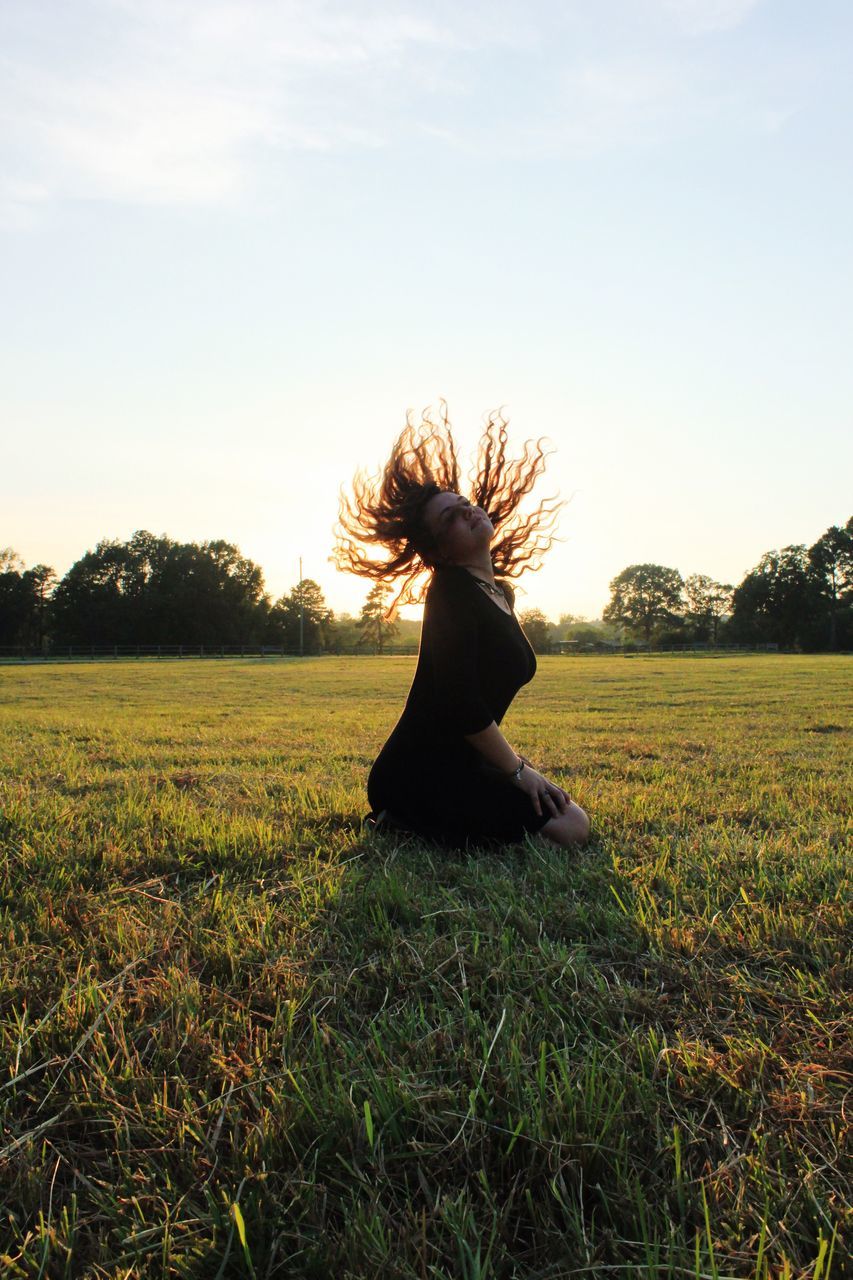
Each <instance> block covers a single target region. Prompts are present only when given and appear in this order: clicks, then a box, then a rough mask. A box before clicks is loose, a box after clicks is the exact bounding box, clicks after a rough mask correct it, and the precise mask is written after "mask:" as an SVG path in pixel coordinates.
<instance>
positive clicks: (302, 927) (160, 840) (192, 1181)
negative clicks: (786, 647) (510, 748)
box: [0, 656, 853, 1280]
mask: <svg viewBox="0 0 853 1280" xmlns="http://www.w3.org/2000/svg"><path fill="white" fill-rule="evenodd" d="M413 663H414V660H413V659H411V658H387V659H372V658H360V659H359V658H355V659H352V658H344V659H334V658H326V659H314V660H311V659H307V660H299V659H293V660H281V661H275V662H270V663H265V664H260V663H258V662H256V661H255V662H253V661H245V662H240V661H229V660H226V661H222V662H207V663H202V662H185V663H179V662H164V663H160V664H158V663H156V662H148V663H146V662H142V663H138V664H136V663H132V662H128V663H123V662H119V663H115V664H86V665H79V666H78V665H57V666H29V667H20V668H18V667H11V666H9V667H4V668H0V857H2V861H0V875H2V880H0V893H1V894H2V947H3V966H2V998H0V1065H2V1074H0V1123H1V1124H2V1129H0V1206H2V1208H0V1274H2V1276H3V1278H4V1280H6V1278H7V1277H8V1278H9V1280H11V1278H13V1277H14V1278H18V1277H27V1280H36V1278H37V1277H60V1276H68V1277H78V1276H85V1277H104V1278H106V1277H109V1278H110V1280H113V1278H115V1280H118V1278H119V1277H122V1278H124V1280H129V1278H131V1277H143V1276H144V1277H148V1276H152V1277H153V1276H157V1277H167V1276H168V1277H173V1276H174V1277H179V1276H180V1277H190V1276H192V1277H203V1278H205V1280H207V1278H208V1277H209V1278H210V1280H217V1277H219V1278H222V1277H232V1276H235V1277H236V1276H248V1277H257V1280H261V1278H262V1277H267V1276H294V1277H316V1278H317V1280H325V1278H326V1277H353V1278H354V1277H371V1278H372V1277H383V1278H385V1277H388V1278H390V1277H395V1278H396V1277H400V1278H401V1280H434V1278H438V1277H448V1278H450V1277H453V1278H454V1280H455V1278H456V1277H461V1278H462V1280H511V1278H512V1280H533V1278H536V1280H556V1277H562V1276H575V1275H577V1276H582V1275H586V1276H591V1277H596V1276H603V1277H610V1276H617V1277H622V1276H624V1277H633V1276H638V1277H639V1276H643V1277H663V1276H672V1277H682V1276H697V1277H705V1276H708V1277H719V1278H720V1280H722V1278H723V1277H727V1276H737V1277H757V1278H760V1277H782V1276H791V1277H802V1276H806V1277H813V1280H825V1277H827V1276H830V1275H831V1276H834V1277H837V1276H842V1275H844V1274H846V1272H845V1265H844V1260H845V1242H844V1233H845V1222H846V1223H847V1229H848V1230H849V1213H850V1210H849V1191H850V1186H849V1172H850V1163H849V1153H848V1155H847V1161H848V1163H847V1166H846V1169H845V1163H844V1162H845V1148H844V1143H845V1137H846V1126H847V1124H848V1122H849V1117H850V1087H851V1083H853V1075H851V1072H853V1062H851V1056H850V1012H851V1010H850V1003H849V992H850V942H851V930H850V925H851V912H850V906H851V892H850V878H849V874H850V829H851V823H850V810H849V800H850V779H851V720H850V714H849V695H850V687H851V676H853V660H851V659H850V658H844V657H833V656H822V657H813V658H812V657H802V658H800V657H791V656H766V657H738V658H720V659H714V658H710V657H709V658H661V659H655V658H654V657H644V658H638V659H620V658H601V659H599V658H583V659H565V658H564V659H560V658H543V659H541V660H540V666H539V673H538V675H537V678H536V680H535V681H534V682H533V684H532V685H531V686H529V687H528V688H527V689H525V690H524V691H523V692H522V694H521V695H520V696H519V698H518V699H517V700H516V702H515V704H514V705H513V707H512V708H511V710H510V713H509V716H508V718H507V720H506V721H505V724H504V729H505V731H506V734H507V736H508V738H509V740H510V742H512V744H513V745H514V746H516V747H517V748H518V749H519V750H521V751H524V753H525V754H526V755H528V756H529V757H530V758H531V759H532V760H533V761H534V763H536V764H538V765H539V767H540V768H541V769H542V770H543V771H544V772H546V773H550V774H551V775H553V776H554V777H555V778H557V779H559V780H560V781H561V782H562V784H563V785H564V786H565V787H566V788H567V789H568V790H569V791H570V792H571V794H572V795H573V796H574V797H575V798H576V799H577V800H578V802H579V803H580V804H582V805H583V806H584V807H585V808H586V809H587V811H588V812H589V813H590V815H591V817H592V820H593V837H592V840H591V842H590V844H589V845H588V847H587V848H586V849H584V850H583V851H581V852H577V853H566V851H560V850H557V849H554V848H552V847H550V846H548V845H546V844H544V843H543V842H541V841H539V840H536V841H532V840H529V841H528V842H527V843H526V844H524V845H518V846H514V847H512V848H508V849H507V850H506V851H505V852H503V853H501V854H495V853H485V852H482V851H473V852H470V851H469V852H459V853H456V854H454V853H447V852H438V851H436V850H434V849H431V848H430V847H429V846H427V845H424V844H422V843H419V842H417V841H415V840H412V839H409V840H405V839H399V838H397V839H395V838H393V837H391V836H389V835H385V836H381V837H380V836H376V835H372V834H370V833H369V832H367V831H364V830H362V829H361V825H360V819H361V817H362V816H363V815H364V814H365V813H366V811H367V807H368V806H367V802H366V799H365V796H364V783H365V779H366V774H367V770H368V768H369V765H370V762H371V760H372V759H373V757H374V755H375V754H376V752H377V750H378V748H379V746H380V745H381V743H382V741H383V739H384V737H385V736H386V734H387V732H388V731H389V730H390V728H391V727H392V725H393V723H394V720H395V718H396V715H397V714H398V712H399V710H400V707H401V705H402V700H403V698H404V696H405V693H406V690H407V689H408V685H409V681H410V679H411V675H412V671H413ZM845 704H846V705H845ZM845 1096H846V1097H847V1102H846V1108H847V1109H846V1111H845ZM845 1173H846V1174H847V1175H848V1176H845Z"/></svg>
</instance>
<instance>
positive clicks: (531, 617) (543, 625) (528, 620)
mask: <svg viewBox="0 0 853 1280" xmlns="http://www.w3.org/2000/svg"><path fill="white" fill-rule="evenodd" d="M519 622H520V623H521V625H522V627H523V628H524V634H525V635H526V636H527V639H528V640H529V641H530V647H531V648H532V650H533V652H534V653H550V651H551V624H550V623H549V622H548V619H547V618H546V617H545V614H544V613H543V612H542V610H541V609H526V610H525V611H524V613H522V615H521V617H520V618H519Z"/></svg>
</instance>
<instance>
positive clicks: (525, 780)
mask: <svg viewBox="0 0 853 1280" xmlns="http://www.w3.org/2000/svg"><path fill="white" fill-rule="evenodd" d="M511 781H512V785H513V786H514V787H518V788H519V790H520V791H523V792H524V793H525V795H527V796H529V797H530V803H531V804H532V805H533V808H534V810H535V811H536V813H537V814H542V813H544V814H547V816H548V817H549V818H557V817H559V816H560V814H562V813H567V812H568V809H569V805H570V804H571V796H570V795H569V793H568V791H564V790H563V788H562V787H558V786H557V784H556V783H555V782H549V781H548V779H547V778H545V777H543V775H542V774H541V773H539V771H538V770H537V769H534V768H533V766H532V765H529V764H527V762H526V761H525V764H524V768H523V769H522V771H521V773H520V774H519V775H518V777H517V778H512V779H511Z"/></svg>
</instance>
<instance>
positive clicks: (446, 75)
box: [0, 0, 796, 225]
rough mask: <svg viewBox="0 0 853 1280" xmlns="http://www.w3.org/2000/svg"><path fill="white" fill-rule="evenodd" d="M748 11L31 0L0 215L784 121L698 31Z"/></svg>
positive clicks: (10, 65) (15, 68) (688, 1)
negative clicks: (317, 159)
mask: <svg viewBox="0 0 853 1280" xmlns="http://www.w3.org/2000/svg"><path fill="white" fill-rule="evenodd" d="M759 3H760V0H645V4H644V5H643V6H640V7H638V6H637V5H636V2H635V0H631V3H630V4H628V3H626V0H603V3H602V5H601V7H600V8H596V9H595V10H594V11H593V10H590V9H589V8H588V7H587V6H586V4H585V0H584V2H583V3H582V2H581V0H574V3H570V2H569V3H567V4H566V5H565V6H564V7H561V8H559V9H556V8H555V7H554V6H553V5H551V4H549V3H544V2H540V3H536V0H533V3H531V4H528V5H522V4H521V3H519V2H518V0H492V3H490V4H486V3H485V2H484V0H476V3H474V2H472V3H470V4H467V5H464V6H459V5H453V4H451V3H450V0H434V3H432V4H431V5H430V6H429V7H427V6H426V5H425V4H424V3H423V0H410V3H408V4H406V3H401V2H399V0H373V2H372V3H371V2H370V0H362V2H361V3H360V4H359V5H358V6H357V7H356V6H355V5H353V4H351V3H347V2H346V0H338V3H328V4H323V5H320V4H318V3H315V2H313V0H239V2H238V0H211V2H210V3H205V2H204V0H80V3H79V4H78V5H76V6H74V7H73V11H72V10H71V7H68V6H60V5H59V4H58V3H56V2H55V0H33V4H32V7H29V6H28V7H22V8H21V9H19V10H17V11H16V14H15V19H14V22H12V21H11V20H10V19H9V18H8V17H7V18H6V19H3V17H2V15H0V35H5V39H4V44H5V47H6V48H7V50H16V51H17V52H16V55H15V56H11V55H10V54H8V53H7V58H6V62H5V67H6V74H5V75H3V76H0V125H4V126H5V127H4V128H3V135H4V142H3V144H2V146H0V169H2V171H3V172H4V173H5V175H6V180H5V185H4V186H3V187H2V188H0V217H2V216H3V209H4V208H5V222H6V224H7V225H16V224H21V223H22V222H24V221H25V211H26V210H27V209H30V210H31V211H35V210H38V208H39V207H43V206H44V205H46V204H48V203H49V202H50V200H63V199H101V200H110V201H123V202H136V203H158V204H201V205H206V204H228V203H232V204H235V203H241V202H252V201H253V199H255V198H256V197H257V195H258V188H259V185H260V184H262V183H263V182H264V181H266V180H268V178H269V176H270V175H271V174H275V175H276V176H275V177H274V178H271V179H270V180H273V181H280V177H278V176H277V175H278V170H277V169H276V167H275V166H267V165H266V162H267V161H270V160H273V159H274V158H275V157H276V156H278V155H280V154H286V153H288V152H294V151H301V152H316V151H319V152H322V151H332V150H335V149H340V150H359V149H377V148H382V147H385V146H391V145H395V144H399V143H405V142H407V141H409V140H410V139H411V138H412V137H416V138H430V139H432V140H434V142H435V143H436V145H443V146H446V147H448V148H451V147H452V148H455V149H459V150H463V151H466V152H468V153H470V154H478V155H482V154H488V155H502V156H505V157H507V158H512V157H513V156H517V155H537V154H553V153H561V154H567V155H572V154H574V155H584V154H590V153H594V152H596V151H601V150H606V149H609V148H612V147H620V146H631V145H641V146H645V145H649V144H650V143H655V142H660V141H663V140H666V139H667V138H668V137H672V136H678V135H681V134H683V133H684V131H685V129H688V128H690V127H691V124H696V123H697V122H698V123H700V124H701V125H702V126H703V127H704V126H705V125H706V124H707V122H708V121H709V120H713V119H720V120H726V119H727V117H729V116H730V115H731V114H732V113H733V111H734V110H738V111H740V112H741V119H742V120H746V121H750V120H752V121H760V122H763V121H766V120H767V121H769V120H772V121H773V122H774V123H775V122H778V124H776V127H782V126H783V124H784V119H785V114H784V113H785V112H787V113H789V112H790V111H792V110H794V109H796V104H795V103H791V102H789V100H788V98H789V95H788V94H786V95H785V100H784V101H783V102H782V103H781V107H782V108H784V112H782V113H781V114H780V101H779V98H778V96H775V95H772V94H771V95H770V100H769V101H768V102H764V101H762V100H761V91H760V90H758V91H757V90H754V89H753V87H752V86H751V85H750V86H736V87H735V89H734V91H731V86H730V85H729V84H728V83H727V82H725V81H724V80H723V78H722V76H721V73H719V72H718V73H717V77H716V79H715V75H714V72H713V71H708V70H707V69H706V67H705V65H704V63H703V60H702V57H703V55H702V49H703V47H704V43H706V42H703V41H702V40H699V39H697V38H696V37H698V36H700V35H702V34H703V33H710V32H714V31H721V30H731V29H732V28H734V27H736V26H738V25H739V24H741V23H743V22H745V21H746V19H747V18H748V17H749V16H750V14H751V13H752V12H753V11H754V10H755V9H756V8H757V7H758V5H759ZM644 15H645V16H644ZM662 18H663V19H665V21H663V22H662V21H661V20H662ZM653 19H654V20H653ZM4 22H5V26H6V30H5V32H3V30H2V28H3V25H4ZM662 28H666V29H667V30H668V31H669V37H666V36H661V30H662ZM638 32H639V33H640V34H642V35H643V36H644V37H645V36H648V37H649V38H648V40H645V42H644V43H643V42H641V47H643V48H644V50H645V52H644V54H643V56H642V57H640V56H639V55H637V53H636V52H635V49H636V45H635V43H634V41H635V37H636V35H637V33H638ZM655 40H658V43H657V44H656V43H655ZM0 67H2V64H0ZM733 104H734V105H733ZM755 127H761V128H765V127H767V126H766V125H764V124H763V123H762V124H757V125H756V126H755Z"/></svg>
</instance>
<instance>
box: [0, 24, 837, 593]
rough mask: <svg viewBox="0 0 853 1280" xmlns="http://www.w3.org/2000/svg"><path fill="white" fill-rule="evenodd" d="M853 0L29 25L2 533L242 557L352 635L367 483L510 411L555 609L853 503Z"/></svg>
mask: <svg viewBox="0 0 853 1280" xmlns="http://www.w3.org/2000/svg"><path fill="white" fill-rule="evenodd" d="M851 53H853V6H851V4H850V3H849V0H811V3H808V4H807V3H804V2H803V0H763V2H762V0H582V2H581V0H562V2H561V3H536V2H535V0H533V2H531V0H525V2H524V3H515V2H514V0H489V2H488V3H481V2H480V0H472V2H470V3H464V4H462V5H460V4H458V3H451V2H450V0H436V2H435V3H425V2H424V0H413V2H412V3H409V4H403V3H400V4H398V3H391V2H390V0H385V2H383V0H379V2H377V3H367V2H366V3H355V2H354V0H350V2H348V3H347V2H342V3H334V2H333V0H330V2H329V3H318V2H317V0H277V2H276V0H233V2H232V0H75V2H74V3H73V4H67V3H61V2H60V0H3V3H2V5H0V123H1V124H2V127H0V276H2V281H1V282H0V316H2V320H0V323H1V324H2V333H0V433H2V450H1V451H0V547H2V546H6V545H9V546H12V547H14V548H15V549H16V550H17V551H18V552H19V554H20V555H21V556H22V557H23V558H24V560H25V562H26V563H27V564H28V565H32V564H35V563H39V562H41V563H47V564H52V565H53V566H54V568H55V569H56V570H57V571H58V572H59V573H60V574H61V573H63V572H65V570H66V569H67V568H68V567H69V566H70V564H71V563H72V562H73V561H74V560H75V559H77V558H78V557H79V556H80V555H82V554H83V552H84V551H86V550H87V549H89V548H92V547H94V545H95V543H96V542H97V541H98V539H100V538H105V537H112V538H120V539H125V538H128V537H130V535H131V534H132V533H133V532H134V530H136V529H140V528H144V529H149V530H151V531H152V532H154V533H168V534H169V535H171V536H172V537H175V538H178V539H182V540H202V539H205V538H218V537H221V538H226V539H228V540H230V541H232V542H235V543H237V544H238V545H239V546H240V548H241V550H242V551H243V553H244V554H245V555H247V556H249V557H251V558H252V559H253V560H255V561H257V562H258V563H259V564H261V565H262V566H263V568H264V571H265V575H266V582H267V587H268V589H269V590H270V592H271V593H272V594H273V595H274V596H277V595H279V594H281V593H282V592H284V591H286V590H289V589H290V587H291V586H293V585H294V583H295V582H296V580H297V576H298V558H299V556H300V555H301V556H302V557H303V570H304V573H305V576H306V577H312V578H315V579H316V580H317V581H318V582H319V583H320V585H321V586H322V587H323V589H324V591H325V594H326V598H327V600H328V602H329V604H330V605H331V606H332V607H333V608H335V609H336V610H342V609H349V610H350V611H353V612H357V610H358V609H359V607H360V605H361V603H362V601H363V600H364V597H365V595H366V593H367V590H368V588H369V585H370V584H369V583H366V582H364V581H363V580H359V579H353V578H348V577H345V576H343V575H339V574H338V573H337V572H336V571H335V569H334V568H333V566H332V565H331V564H329V563H328V556H329V554H330V552H331V542H332V525H333V523H334V519H335V515H336V510H337V490H338V487H339V485H340V484H341V483H344V482H346V481H347V479H348V478H349V477H350V476H351V475H352V473H353V471H354V470H355V469H356V467H358V466H367V467H368V468H371V469H375V468H376V467H378V465H379V464H380V463H381V462H382V461H383V459H384V456H385V454H386V452H387V449H388V447H389V446H390V444H391V442H392V440H393V438H394V436H395V435H396V433H397V432H398V431H399V429H400V427H401V426H402V425H403V422H404V418H405V412H406V409H407V408H410V407H411V408H413V409H414V410H415V411H416V412H418V413H419V411H420V409H422V408H423V407H424V406H426V405H428V404H430V403H436V402H437V401H438V399H439V397H442V396H443V397H444V398H446V400H447V402H448V405H449V411H450V416H451V420H452V422H453V423H454V426H455V428H456V430H457V433H458V438H459V440H460V442H461V444H462V446H463V454H466V455H467V452H468V451H469V450H470V449H472V448H473V446H474V445H475V443H476V440H477V437H478V434H479V427H480V424H481V420H482V416H483V414H484V413H485V412H486V411H487V410H489V409H492V408H496V407H498V406H500V405H504V406H505V409H506V413H507V414H508V416H509V418H510V431H511V434H512V438H513V440H515V441H516V442H517V443H518V444H520V443H521V442H522V441H523V440H524V439H525V438H526V437H528V436H539V435H546V436H548V437H549V439H550V440H551V441H552V443H553V446H554V448H555V450H556V453H555V454H554V456H553V457H552V458H551V459H550V463H549V470H548V473H547V475H546V478H545V481H544V483H543V487H542V490H541V492H542V493H543V495H545V494H549V493H551V492H553V491H554V490H556V489H558V490H559V491H560V492H561V493H562V495H563V496H564V497H567V498H569V497H570V498H571V502H570V503H569V506H568V507H567V508H566V511H565V513H564V516H563V519H562V524H561V530H560V532H561V534H562V536H563V537H564V538H565V539H566V540H565V542H564V543H562V544H560V545H558V546H556V547H555V548H554V549H553V551H552V553H551V556H550V558H549V559H548V561H547V562H546V566H545V567H544V568H543V569H542V570H541V572H540V573H539V574H537V575H530V576H527V577H525V578H522V579H521V585H522V587H524V588H525V589H526V595H522V596H520V605H521V607H524V608H528V607H539V608H542V609H543V610H544V611H545V612H546V613H547V614H549V615H550V616H552V617H556V616H557V615H558V614H559V613H561V612H566V611H571V612H574V613H582V614H586V615H587V616H596V615H598V614H599V613H600V610H601V609H602V607H603V606H604V605H605V603H606V602H607V600H608V598H609V592H608V583H609V581H610V579H611V578H612V577H614V576H615V574H617V573H618V572H619V571H620V570H621V569H623V568H625V566H626V565H628V564H631V563H635V562H641V561H656V562H658V563H661V564H665V565H670V566H672V567H675V568H677V569H679V570H680V571H681V572H682V573H683V574H684V575H687V574H689V573H693V572H701V573H707V574H709V575H711V576H712V577H715V578H717V579H719V580H721V581H727V582H733V583H735V582H738V581H739V580H740V579H741V577H742V576H743V574H744V572H745V571H746V570H748V569H750V568H752V567H753V566H754V565H755V564H756V563H757V561H758V559H759V558H760V556H761V554H762V553H763V552H764V551H766V550H769V549H771V548H775V547H781V546H784V545H786V544H788V543H793V542H805V543H811V542H813V541H814V539H815V538H817V537H818V536H819V535H820V534H821V533H822V532H823V530H824V529H825V528H826V527H827V526H828V525H830V524H837V523H843V522H844V521H846V520H847V518H848V517H849V516H850V515H851V513H853V502H851V495H853V485H851V476H852V475H853V457H851V452H853V451H852V450H851V439H853V432H851V403H853V361H851V352H853V322H851V294H853V289H852V288H851V286H853V278H852V277H853V271H851V260H852V259H853V249H851V234H850V229H851V227H853V155H851V150H853V148H851V120H853V115H852V114H851V111H852V109H853V78H851V76H850V65H851Z"/></svg>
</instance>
